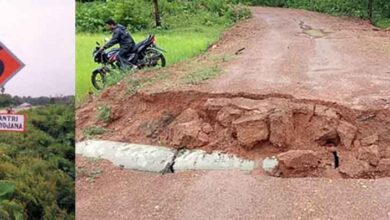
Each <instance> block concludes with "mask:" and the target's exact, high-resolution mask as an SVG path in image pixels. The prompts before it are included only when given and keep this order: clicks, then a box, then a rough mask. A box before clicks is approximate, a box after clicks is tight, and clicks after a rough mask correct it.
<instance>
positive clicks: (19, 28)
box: [0, 0, 75, 97]
mask: <svg viewBox="0 0 390 220" xmlns="http://www.w3.org/2000/svg"><path fill="white" fill-rule="evenodd" d="M74 2H75V1H74V0H0V41H1V42H2V43H3V44H5V45H6V46H7V47H8V49H10V50H11V51H12V52H13V53H14V54H15V55H16V56H17V57H18V58H19V59H20V60H21V61H22V62H23V63H24V64H25V65H26V66H25V67H24V69H22V70H21V71H20V72H19V73H18V74H16V75H15V76H14V77H13V78H12V79H11V80H10V81H8V83H7V84H6V85H5V92H6V93H10V94H11V95H22V96H34V97H36V96H57V95H74V92H75V81H74V80H75V58H74V57H75V49H74V48H75V3H74Z"/></svg>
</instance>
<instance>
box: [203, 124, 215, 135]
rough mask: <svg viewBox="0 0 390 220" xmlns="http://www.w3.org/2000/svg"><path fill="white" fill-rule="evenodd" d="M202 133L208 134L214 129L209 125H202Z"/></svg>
mask: <svg viewBox="0 0 390 220" xmlns="http://www.w3.org/2000/svg"><path fill="white" fill-rule="evenodd" d="M202 131H203V132H204V133H206V134H209V133H211V132H213V131H214V128H213V127H212V126H211V125H210V124H209V123H203V125H202Z"/></svg>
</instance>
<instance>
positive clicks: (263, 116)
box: [77, 91, 390, 178]
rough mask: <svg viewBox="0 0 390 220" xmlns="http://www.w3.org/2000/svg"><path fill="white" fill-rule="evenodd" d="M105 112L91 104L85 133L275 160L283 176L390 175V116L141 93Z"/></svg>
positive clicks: (268, 101) (289, 100) (241, 97)
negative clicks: (98, 130)
mask: <svg viewBox="0 0 390 220" xmlns="http://www.w3.org/2000/svg"><path fill="white" fill-rule="evenodd" d="M124 103H125V104H124ZM94 104H97V105H98V106H99V104H100V105H103V103H94ZM104 105H106V106H108V108H109V109H110V118H109V120H107V121H101V120H99V119H98V118H97V117H96V114H97V109H96V108H93V105H91V106H89V105H85V106H84V107H83V108H82V109H80V110H79V111H78V114H77V117H78V119H77V121H78V123H79V125H78V126H77V127H78V128H79V129H87V128H88V127H89V126H91V125H94V126H101V127H104V129H106V130H107V132H106V133H104V134H100V135H98V136H97V137H96V138H100V139H107V140H113V141H124V142H131V143H148V144H159V145H160V144H161V145H164V146H169V147H172V148H176V149H181V148H185V149H201V150H205V151H207V152H209V153H210V152H214V151H221V152H228V153H232V154H235V155H238V156H240V157H243V158H248V159H259V158H263V159H264V158H267V160H268V163H265V164H266V165H267V166H268V165H269V164H275V166H274V167H272V166H271V168H270V167H268V168H267V171H268V173H269V174H271V175H274V176H280V177H305V176H327V175H328V173H329V171H332V172H334V170H337V173H338V175H341V176H342V177H344V178H377V177H384V176H390V110H388V109H371V110H354V109H350V108H347V107H345V106H341V105H338V104H335V103H329V102H324V101H320V100H302V99H295V98H293V97H291V96H287V95H278V94H274V95H252V94H243V93H240V94H213V93H202V92H195V91H181V92H166V93H157V94H150V95H148V94H138V95H135V96H131V97H129V98H128V100H126V102H123V100H121V103H116V102H115V100H106V101H105V102H104ZM81 133H82V131H80V130H79V131H78V139H79V141H80V140H82V139H83V138H84V137H83V135H82V134H81ZM272 158H274V159H275V160H276V161H274V162H272V160H273V159H272Z"/></svg>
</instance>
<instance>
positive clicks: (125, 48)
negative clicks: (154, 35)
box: [101, 19, 137, 68]
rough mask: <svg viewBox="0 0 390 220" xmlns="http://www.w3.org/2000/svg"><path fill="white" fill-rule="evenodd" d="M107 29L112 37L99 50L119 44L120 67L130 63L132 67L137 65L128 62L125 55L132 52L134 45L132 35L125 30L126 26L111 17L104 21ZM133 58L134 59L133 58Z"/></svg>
mask: <svg viewBox="0 0 390 220" xmlns="http://www.w3.org/2000/svg"><path fill="white" fill-rule="evenodd" d="M104 23H105V25H106V28H107V30H109V31H111V32H112V38H111V40H110V41H108V42H107V43H106V44H105V45H104V46H103V47H102V49H101V50H105V49H108V48H110V47H112V46H114V45H115V44H119V47H120V48H119V53H118V60H119V63H120V65H121V66H120V67H121V68H124V67H126V66H129V65H132V67H133V68H136V67H137V66H136V65H135V64H134V63H129V62H128V61H127V59H126V57H127V56H128V55H129V54H130V53H131V52H132V50H133V49H134V47H135V42H134V39H133V37H132V36H131V35H130V34H129V32H127V31H126V27H125V26H123V25H120V24H117V23H116V22H115V21H114V20H113V19H108V20H106V21H105V22H104ZM133 60H135V59H133Z"/></svg>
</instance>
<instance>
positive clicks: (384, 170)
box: [377, 158, 390, 176]
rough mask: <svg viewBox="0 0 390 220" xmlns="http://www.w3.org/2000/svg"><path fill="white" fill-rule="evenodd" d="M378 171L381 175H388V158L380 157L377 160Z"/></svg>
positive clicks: (389, 164)
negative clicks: (380, 158)
mask: <svg viewBox="0 0 390 220" xmlns="http://www.w3.org/2000/svg"><path fill="white" fill-rule="evenodd" d="M377 169H378V171H379V172H381V174H382V175H383V176H389V175H390V158H386V159H382V160H380V161H379V164H378V167H377Z"/></svg>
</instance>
